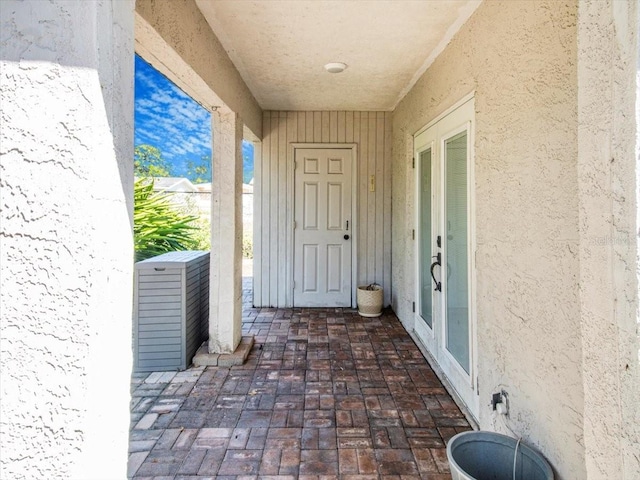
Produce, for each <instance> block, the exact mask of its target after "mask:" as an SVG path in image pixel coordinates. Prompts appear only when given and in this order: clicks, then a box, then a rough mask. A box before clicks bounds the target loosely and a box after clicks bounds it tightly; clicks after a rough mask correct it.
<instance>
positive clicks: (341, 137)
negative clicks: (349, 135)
mask: <svg viewBox="0 0 640 480" xmlns="http://www.w3.org/2000/svg"><path fill="white" fill-rule="evenodd" d="M344 142H345V112H338V143H344Z"/></svg>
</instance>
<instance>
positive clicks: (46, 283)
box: [0, 0, 134, 480]
mask: <svg viewBox="0 0 640 480" xmlns="http://www.w3.org/2000/svg"><path fill="white" fill-rule="evenodd" d="M133 8H134V2H133V0H118V1H110V0H104V1H101V2H86V1H82V0H78V1H71V2H41V1H25V2H20V1H4V0H3V2H2V5H1V6H0V15H1V25H2V26H1V27H0V36H1V45H2V51H1V57H0V62H1V63H0V72H1V73H0V86H1V87H0V91H1V92H2V99H1V103H2V108H1V113H0V115H1V117H0V121H1V124H0V128H1V131H0V133H1V141H0V189H1V190H0V191H1V193H0V195H1V201H0V212H1V213H0V216H1V217H0V242H1V245H0V268H1V270H0V275H1V278H0V309H1V311H2V321H1V334H0V350H1V351H0V356H1V360H0V363H1V365H0V389H1V390H0V398H1V402H0V428H1V435H0V436H1V438H0V451H1V452H2V453H1V454H0V478H3V479H4V478H6V479H20V478H70V479H82V480H85V479H90V478H125V476H126V462H127V437H128V426H129V412H128V410H129V391H128V387H129V382H128V380H127V379H128V378H129V376H130V373H131V302H132V280H131V279H132V265H133V246H132V243H133V242H132V229H131V214H132V205H133V203H132V202H133V198H132V197H133V195H132V192H133V165H132V163H133Z"/></svg>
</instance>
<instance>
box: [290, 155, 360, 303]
mask: <svg viewBox="0 0 640 480" xmlns="http://www.w3.org/2000/svg"><path fill="white" fill-rule="evenodd" d="M351 155H352V150H351V149H334V148H297V149H296V150H295V182H294V199H295V200H294V234H293V235H294V260H293V262H294V274H293V278H294V285H293V305H294V306H295V307H350V306H351V249H352V244H353V243H352V227H353V225H352V222H351V206H352V198H351V195H352V185H351V175H352V158H351Z"/></svg>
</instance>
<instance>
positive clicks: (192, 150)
mask: <svg viewBox="0 0 640 480" xmlns="http://www.w3.org/2000/svg"><path fill="white" fill-rule="evenodd" d="M135 58H136V60H135V113H134V120H135V124H134V145H135V146H138V145H144V144H147V145H151V146H154V147H157V148H159V149H160V151H161V152H162V156H163V158H165V159H166V160H167V161H168V162H169V163H170V164H171V165H172V167H173V169H172V172H171V174H172V175H173V176H177V177H183V176H185V177H186V176H187V163H188V162H189V161H192V162H195V163H196V164H197V163H199V162H200V161H201V159H202V157H205V156H209V157H210V155H211V113H209V112H208V111H207V110H205V109H204V108H203V107H201V106H200V105H199V104H198V103H197V102H196V101H195V100H193V99H192V98H191V97H189V96H188V95H187V94H186V93H184V92H183V91H182V90H180V89H179V88H178V87H177V86H176V85H175V84H174V83H173V82H171V81H170V80H169V79H168V78H166V77H165V76H164V75H162V74H161V73H160V72H158V71H157V70H156V69H155V68H153V67H152V66H151V65H149V64H148V63H147V62H145V61H144V60H143V59H142V58H140V57H139V56H138V55H136V57H135ZM242 157H243V160H244V161H243V164H244V181H245V183H248V182H249V180H250V179H251V178H253V144H251V143H249V142H243V144H242Z"/></svg>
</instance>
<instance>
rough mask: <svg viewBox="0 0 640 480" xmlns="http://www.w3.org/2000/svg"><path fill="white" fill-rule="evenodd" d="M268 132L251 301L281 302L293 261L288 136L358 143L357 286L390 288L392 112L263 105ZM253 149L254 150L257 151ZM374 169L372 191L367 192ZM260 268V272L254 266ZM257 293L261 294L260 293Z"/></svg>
mask: <svg viewBox="0 0 640 480" xmlns="http://www.w3.org/2000/svg"><path fill="white" fill-rule="evenodd" d="M263 128H264V131H265V136H264V140H263V142H262V148H261V149H260V150H261V155H260V154H257V155H260V157H261V158H260V161H259V162H258V159H256V177H257V179H258V175H259V178H260V183H259V187H257V191H256V195H259V199H260V202H259V203H260V205H259V208H258V206H257V207H256V215H259V216H260V219H259V220H256V223H255V228H256V229H258V228H259V229H260V231H259V235H258V236H259V241H256V257H255V262H256V278H255V283H256V284H257V283H261V285H260V286H256V287H255V289H254V292H256V296H255V297H254V298H255V299H256V300H255V301H256V304H260V305H263V306H266V305H268V306H271V305H274V306H276V305H277V306H283V305H288V304H290V302H291V298H290V292H288V291H287V288H288V286H289V285H291V283H290V282H292V281H293V279H292V278H290V277H291V265H292V264H291V262H293V245H294V233H293V231H292V230H291V229H290V228H289V225H290V223H291V221H292V219H293V210H294V208H295V205H294V204H293V203H292V200H291V199H292V198H293V188H294V185H293V184H292V183H291V182H290V178H291V177H292V171H291V169H292V168H293V160H294V159H293V158H292V157H293V152H292V150H291V148H290V144H291V143H292V142H307V143H311V142H313V143H327V142H331V143H345V142H348V143H352V142H353V143H356V144H357V145H358V152H357V153H358V158H357V159H356V161H357V162H358V177H359V178H358V181H357V192H356V196H357V206H358V211H357V218H356V219H354V220H357V221H358V275H357V280H358V285H362V284H365V283H369V282H374V281H375V282H377V283H380V284H382V285H383V286H384V288H385V304H389V303H390V298H391V290H390V287H391V285H390V282H391V264H390V258H391V257H390V254H391V225H390V222H391V175H390V173H391V165H390V161H391V114H390V113H385V112H337V111H332V112H328V111H327V112H265V114H264V119H263ZM257 151H258V150H257ZM370 175H375V192H370V191H369V178H370ZM258 270H259V271H258ZM258 297H259V298H258Z"/></svg>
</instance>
